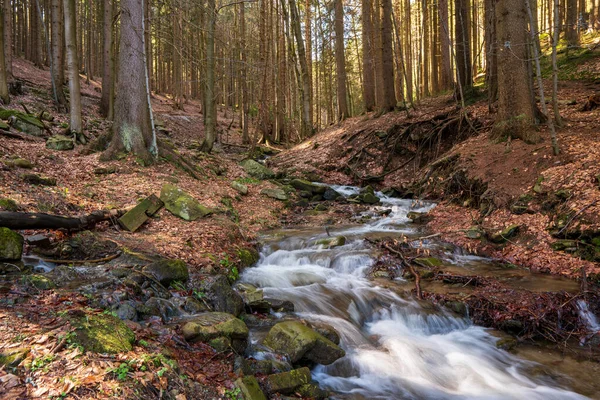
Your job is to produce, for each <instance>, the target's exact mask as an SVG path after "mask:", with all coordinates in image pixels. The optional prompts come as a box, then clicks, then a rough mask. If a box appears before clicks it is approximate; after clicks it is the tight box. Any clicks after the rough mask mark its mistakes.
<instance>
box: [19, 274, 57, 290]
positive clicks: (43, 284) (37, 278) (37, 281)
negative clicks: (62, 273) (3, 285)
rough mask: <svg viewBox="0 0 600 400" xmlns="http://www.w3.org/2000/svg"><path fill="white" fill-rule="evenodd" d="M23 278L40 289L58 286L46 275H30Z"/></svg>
mask: <svg viewBox="0 0 600 400" xmlns="http://www.w3.org/2000/svg"><path fill="white" fill-rule="evenodd" d="M23 280H24V281H25V282H26V283H28V284H30V285H31V286H33V287H34V288H36V289H38V290H50V289H54V288H55V287H56V284H55V283H54V282H53V281H52V280H51V279H49V278H47V277H45V276H44V275H29V276H26V277H23Z"/></svg>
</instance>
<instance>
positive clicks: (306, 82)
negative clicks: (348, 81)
mask: <svg viewBox="0 0 600 400" xmlns="http://www.w3.org/2000/svg"><path fill="white" fill-rule="evenodd" d="M289 5H290V18H291V20H290V23H291V30H292V31H293V34H294V37H295V38H296V51H297V52H298V61H299V64H300V76H301V78H302V79H301V81H302V85H301V86H300V87H299V88H298V89H299V90H300V97H301V101H302V112H301V114H300V115H301V130H300V132H301V136H302V138H307V137H309V136H311V135H312V122H311V121H310V95H309V93H310V77H309V76H308V65H307V62H306V51H305V49H304V40H302V30H301V27H300V17H299V16H298V7H297V5H296V0H289Z"/></svg>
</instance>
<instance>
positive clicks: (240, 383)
mask: <svg viewBox="0 0 600 400" xmlns="http://www.w3.org/2000/svg"><path fill="white" fill-rule="evenodd" d="M235 386H236V387H237V388H238V389H240V392H242V396H243V397H244V400H267V397H266V396H265V394H264V393H263V392H262V390H260V386H259V385H258V381H257V380H256V378H255V377H253V376H245V377H243V378H239V379H238V380H237V381H235Z"/></svg>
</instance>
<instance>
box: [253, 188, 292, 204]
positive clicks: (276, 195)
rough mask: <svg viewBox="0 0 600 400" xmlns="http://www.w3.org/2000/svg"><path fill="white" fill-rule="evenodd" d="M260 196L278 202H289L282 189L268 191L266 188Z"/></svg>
mask: <svg viewBox="0 0 600 400" xmlns="http://www.w3.org/2000/svg"><path fill="white" fill-rule="evenodd" d="M260 194H262V195H264V196H267V197H270V198H272V199H275V200H280V201H287V200H289V197H288V195H287V194H286V193H285V191H284V190H283V189H278V188H275V189H269V188H267V189H263V190H261V191H260Z"/></svg>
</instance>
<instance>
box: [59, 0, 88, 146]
mask: <svg viewBox="0 0 600 400" xmlns="http://www.w3.org/2000/svg"><path fill="white" fill-rule="evenodd" d="M63 7H64V14H65V43H66V47H67V70H68V73H69V113H70V124H69V129H70V131H71V132H72V133H73V134H74V136H75V137H76V138H77V136H78V135H79V134H82V133H83V123H82V121H81V88H80V85H79V58H78V56H77V32H76V26H77V25H76V15H77V14H76V10H75V0H63Z"/></svg>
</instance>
